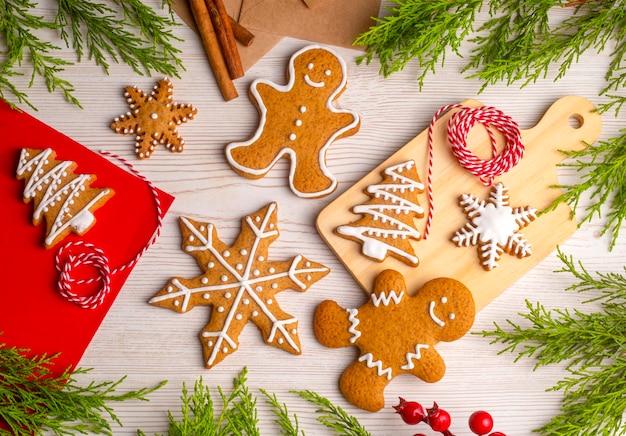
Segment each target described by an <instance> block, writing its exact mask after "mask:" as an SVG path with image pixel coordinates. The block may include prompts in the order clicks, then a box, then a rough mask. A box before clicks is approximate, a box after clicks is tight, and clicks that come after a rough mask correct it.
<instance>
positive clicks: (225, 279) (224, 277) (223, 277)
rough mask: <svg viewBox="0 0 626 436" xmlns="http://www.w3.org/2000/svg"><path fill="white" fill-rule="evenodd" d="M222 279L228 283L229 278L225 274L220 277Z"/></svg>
mask: <svg viewBox="0 0 626 436" xmlns="http://www.w3.org/2000/svg"><path fill="white" fill-rule="evenodd" d="M220 278H221V279H222V281H223V282H225V281H228V276H227V275H226V274H224V275H223V276H222V277H220Z"/></svg>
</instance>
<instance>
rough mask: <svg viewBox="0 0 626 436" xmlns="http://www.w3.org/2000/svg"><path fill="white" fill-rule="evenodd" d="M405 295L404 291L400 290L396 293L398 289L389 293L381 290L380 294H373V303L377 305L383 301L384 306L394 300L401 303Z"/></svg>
mask: <svg viewBox="0 0 626 436" xmlns="http://www.w3.org/2000/svg"><path fill="white" fill-rule="evenodd" d="M402 297H404V291H400V294H396V291H394V290H391V291H389V295H387V294H385V292H381V293H380V294H378V295H377V294H372V296H371V298H372V303H373V304H374V306H375V307H378V305H379V304H380V303H381V302H382V303H383V305H384V306H389V303H390V302H391V301H392V300H393V302H394V303H396V304H399V303H400V301H401V300H402Z"/></svg>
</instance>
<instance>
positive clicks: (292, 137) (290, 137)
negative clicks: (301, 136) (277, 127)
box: [289, 133, 296, 141]
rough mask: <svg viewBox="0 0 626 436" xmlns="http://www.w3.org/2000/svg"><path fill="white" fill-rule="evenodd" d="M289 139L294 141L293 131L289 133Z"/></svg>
mask: <svg viewBox="0 0 626 436" xmlns="http://www.w3.org/2000/svg"><path fill="white" fill-rule="evenodd" d="M289 140H290V141H295V140H296V134H295V133H291V134H290V135H289Z"/></svg>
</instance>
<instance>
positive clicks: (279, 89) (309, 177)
mask: <svg viewBox="0 0 626 436" xmlns="http://www.w3.org/2000/svg"><path fill="white" fill-rule="evenodd" d="M287 79H288V83H287V84H286V85H278V84H275V83H273V82H270V81H267V80H261V79H258V80H255V81H254V82H253V83H252V85H251V86H250V92H249V96H250V100H251V101H252V103H253V104H254V105H255V106H256V107H257V109H258V111H259V114H260V121H259V126H258V129H257V131H256V133H255V134H254V135H253V136H252V137H251V138H250V139H248V140H247V141H244V142H232V143H230V144H228V145H227V146H226V150H225V152H226V158H227V160H228V163H229V164H230V165H231V167H232V168H233V169H234V170H235V171H236V172H237V173H239V174H240V175H242V176H244V177H247V178H250V179H259V178H261V177H263V176H265V175H266V174H267V173H268V172H269V171H270V169H271V168H272V167H273V166H274V165H275V164H276V163H277V162H278V161H279V160H280V159H281V158H283V157H286V158H288V159H289V160H290V167H289V186H290V188H291V190H292V191H293V192H294V193H295V194H296V195H298V196H300V197H304V198H317V197H322V196H325V195H328V194H330V193H332V192H333V191H334V190H335V189H336V187H337V180H336V179H335V177H334V176H333V175H332V174H331V173H330V171H329V170H328V168H327V167H326V151H327V149H328V147H329V146H330V145H331V144H332V143H333V142H334V141H335V140H337V139H340V138H343V137H346V136H350V135H354V134H355V133H356V132H357V131H358V130H359V127H360V119H359V116H358V114H357V113H356V112H353V111H350V110H345V109H338V108H336V107H335V106H334V105H333V102H334V101H335V100H336V99H337V98H338V97H339V96H340V95H341V93H342V92H343V91H344V90H345V88H346V82H347V77H346V64H345V62H344V61H343V60H342V59H341V58H340V57H339V56H338V55H337V54H336V53H334V52H333V51H332V50H329V49H327V48H322V47H319V46H308V47H305V48H303V49H301V50H300V51H298V52H296V53H295V54H294V55H293V56H292V57H291V59H290V60H289V64H288V68H287Z"/></svg>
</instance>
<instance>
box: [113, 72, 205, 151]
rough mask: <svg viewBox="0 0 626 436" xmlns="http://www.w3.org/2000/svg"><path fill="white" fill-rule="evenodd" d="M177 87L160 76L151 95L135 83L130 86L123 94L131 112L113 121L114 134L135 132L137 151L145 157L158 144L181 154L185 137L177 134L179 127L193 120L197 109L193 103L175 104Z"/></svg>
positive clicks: (132, 133) (131, 133)
mask: <svg viewBox="0 0 626 436" xmlns="http://www.w3.org/2000/svg"><path fill="white" fill-rule="evenodd" d="M173 93H174V86H173V85H172V82H171V81H170V80H169V79H167V78H164V79H161V80H159V81H158V82H157V84H156V85H155V86H154V89H153V91H152V93H151V94H150V95H148V94H146V93H144V92H143V91H142V90H141V89H139V88H137V87H136V86H127V87H126V92H125V93H124V97H126V101H127V103H128V106H129V107H130V111H129V112H127V113H126V114H125V115H121V116H119V117H117V118H115V120H114V121H113V122H112V123H111V129H113V130H114V131H115V133H120V134H124V135H135V139H136V142H135V154H136V155H137V157H138V158H139V159H146V158H148V157H150V155H151V154H152V153H153V152H154V149H155V148H156V146H157V145H159V144H162V145H164V146H165V147H166V148H167V149H168V150H169V151H171V152H174V153H180V152H182V151H183V148H184V146H185V140H184V139H183V138H182V136H181V135H180V133H178V126H179V125H181V124H183V123H186V122H187V121H188V120H191V119H193V117H194V116H195V115H196V113H197V110H196V108H194V107H193V106H192V105H190V104H182V103H173V102H172V96H173Z"/></svg>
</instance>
